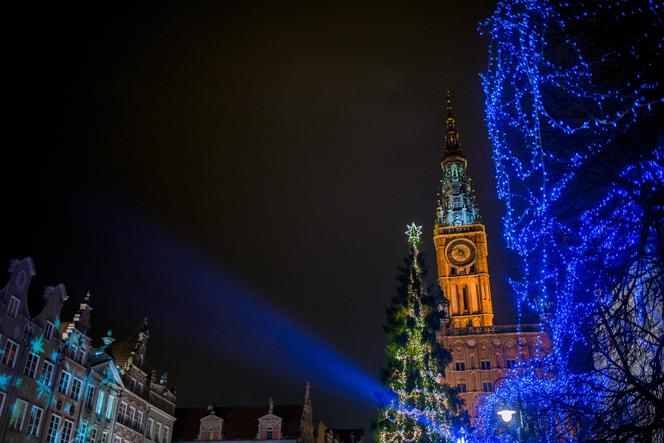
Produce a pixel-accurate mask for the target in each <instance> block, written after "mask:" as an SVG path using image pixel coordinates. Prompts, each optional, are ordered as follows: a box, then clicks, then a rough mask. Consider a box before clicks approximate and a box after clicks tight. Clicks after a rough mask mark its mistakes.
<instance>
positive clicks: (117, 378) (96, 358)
mask: <svg viewBox="0 0 664 443" xmlns="http://www.w3.org/2000/svg"><path fill="white" fill-rule="evenodd" d="M89 364H90V368H91V369H92V370H94V371H95V372H97V373H98V374H100V375H101V376H102V378H103V379H104V380H106V381H107V382H113V383H115V384H116V385H118V386H124V383H123V382H122V376H121V375H120V371H119V370H118V368H117V366H115V362H114V361H113V358H111V356H110V355H108V354H107V353H105V352H101V353H99V354H93V355H92V356H91V357H90V363H89Z"/></svg>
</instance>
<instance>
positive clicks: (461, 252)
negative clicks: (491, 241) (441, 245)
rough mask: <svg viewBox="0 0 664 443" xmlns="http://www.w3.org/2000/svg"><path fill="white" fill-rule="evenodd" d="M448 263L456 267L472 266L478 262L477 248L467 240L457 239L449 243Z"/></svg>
mask: <svg viewBox="0 0 664 443" xmlns="http://www.w3.org/2000/svg"><path fill="white" fill-rule="evenodd" d="M445 257H447V261H448V262H449V263H450V264H451V265H452V266H455V267H458V268H460V267H465V266H470V265H471V264H473V263H475V260H477V248H476V247H475V244H474V243H473V242H472V241H470V240H469V239H467V238H457V239H455V240H452V241H451V242H449V244H448V245H447V247H446V248H445Z"/></svg>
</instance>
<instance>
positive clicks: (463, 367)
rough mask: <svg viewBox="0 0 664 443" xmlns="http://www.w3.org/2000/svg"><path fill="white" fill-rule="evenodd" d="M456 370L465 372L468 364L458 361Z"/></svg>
mask: <svg viewBox="0 0 664 443" xmlns="http://www.w3.org/2000/svg"><path fill="white" fill-rule="evenodd" d="M454 370H455V371H465V370H466V362H463V361H457V362H455V363H454Z"/></svg>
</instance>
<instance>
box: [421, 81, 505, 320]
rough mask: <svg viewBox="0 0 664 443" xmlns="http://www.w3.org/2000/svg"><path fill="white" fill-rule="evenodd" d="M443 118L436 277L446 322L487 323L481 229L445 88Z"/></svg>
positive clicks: (486, 275) (486, 273) (488, 299)
mask: <svg viewBox="0 0 664 443" xmlns="http://www.w3.org/2000/svg"><path fill="white" fill-rule="evenodd" d="M445 124H446V132H445V152H444V154H443V159H442V160H441V163H440V165H441V168H442V170H443V179H442V180H441V189H440V194H439V199H438V207H437V208H436V221H435V224H434V233H433V235H434V243H435V245H436V258H437V260H436V261H437V265H438V283H439V284H440V287H441V289H442V291H443V294H444V295H445V297H446V298H447V300H448V301H449V310H450V312H449V314H450V319H449V321H450V326H451V327H452V328H459V327H467V326H473V327H484V326H492V325H493V307H492V305H491V287H490V285H489V267H488V263H487V255H488V253H487V243H486V232H485V229H484V225H483V224H482V223H481V222H480V217H479V211H478V208H477V203H476V202H475V195H474V190H473V186H472V182H471V180H470V178H469V177H468V174H467V167H468V160H467V159H466V157H465V156H464V155H463V152H462V151H461V144H460V143H459V133H458V131H457V128H456V120H455V118H454V115H453V114H452V103H451V98H450V93H449V91H448V93H447V118H446V122H445Z"/></svg>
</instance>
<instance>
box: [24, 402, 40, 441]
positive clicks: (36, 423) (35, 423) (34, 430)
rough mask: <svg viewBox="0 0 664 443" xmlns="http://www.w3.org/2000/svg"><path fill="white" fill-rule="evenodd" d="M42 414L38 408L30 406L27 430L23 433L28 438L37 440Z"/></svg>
mask: <svg viewBox="0 0 664 443" xmlns="http://www.w3.org/2000/svg"><path fill="white" fill-rule="evenodd" d="M43 412H44V410H43V409H42V408H40V407H39V406H37V405H32V409H30V419H29V420H28V430H27V431H26V432H25V434H26V435H27V436H28V438H37V435H38V434H39V427H40V425H41V420H42V415H43Z"/></svg>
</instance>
